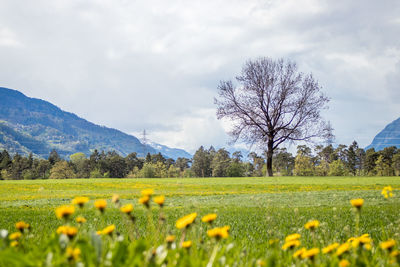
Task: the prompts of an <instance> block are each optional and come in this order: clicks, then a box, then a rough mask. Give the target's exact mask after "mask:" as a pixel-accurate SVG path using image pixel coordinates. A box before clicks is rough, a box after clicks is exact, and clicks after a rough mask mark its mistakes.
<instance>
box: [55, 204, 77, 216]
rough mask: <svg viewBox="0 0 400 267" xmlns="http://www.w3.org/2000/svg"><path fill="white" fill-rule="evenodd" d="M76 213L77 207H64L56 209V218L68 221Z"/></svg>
mask: <svg viewBox="0 0 400 267" xmlns="http://www.w3.org/2000/svg"><path fill="white" fill-rule="evenodd" d="M74 212H75V207H74V206H72V205H63V206H60V207H58V208H56V216H57V218H59V219H67V218H68V217H69V216H70V215H72V214H73V213H74Z"/></svg>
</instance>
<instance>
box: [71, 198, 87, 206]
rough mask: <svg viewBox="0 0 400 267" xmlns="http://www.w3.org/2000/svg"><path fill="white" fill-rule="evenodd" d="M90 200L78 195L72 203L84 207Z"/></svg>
mask: <svg viewBox="0 0 400 267" xmlns="http://www.w3.org/2000/svg"><path fill="white" fill-rule="evenodd" d="M88 201H89V198H88V197H76V198H74V199H73V200H72V204H74V205H78V206H79V207H81V208H83V206H84V205H85V204H86V203H87V202H88Z"/></svg>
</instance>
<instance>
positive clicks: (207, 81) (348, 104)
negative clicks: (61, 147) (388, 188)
mask: <svg viewBox="0 0 400 267" xmlns="http://www.w3.org/2000/svg"><path fill="white" fill-rule="evenodd" d="M399 36H400V1H398V0H391V1H374V0H371V1H366V0H359V1H347V0H342V1H340V0H339V1H333V0H332V1H317V0H315V1H313V0H293V1H282V0H279V1H278V0H276V1H256V0H254V1H253V0H247V1H234V0H214V1H204V0H203V1H185V0H182V1H179V0H168V1H165V0H159V1H147V0H136V1H134V0H131V1H128V0H126V1H122V0H101V1H100V0H99V1H73V0H64V1H57V0H48V1H40V0H35V1H29V0H27V1H18V0H10V1H5V0H0V86H4V87H9V88H13V89H17V90H20V91H22V92H23V93H25V94H26V95H28V96H30V97H36V98H42V99H45V100H48V101H50V102H52V103H53V104H55V105H57V106H59V107H61V108H62V109H64V110H67V111H70V112H74V113H76V114H77V115H79V116H81V117H83V118H85V119H87V120H89V121H92V122H95V123H98V124H101V125H106V126H109V127H113V128H117V129H119V130H122V131H124V132H127V133H133V134H135V133H136V134H137V133H140V132H141V131H143V129H146V131H147V132H148V133H149V136H148V137H149V138H150V139H151V140H152V141H155V142H159V143H162V144H165V145H168V146H173V147H179V148H184V149H186V150H188V151H189V152H194V151H195V150H196V149H197V148H198V147H199V146H200V145H206V146H209V145H211V144H213V145H214V146H216V147H222V146H225V145H226V143H227V141H228V140H229V137H228V136H227V135H226V134H225V131H224V128H227V125H226V124H225V126H224V124H223V123H222V122H220V121H217V120H216V117H215V106H214V104H213V98H214V96H216V88H217V85H218V83H219V81H220V80H226V79H232V78H234V77H235V76H236V75H237V74H238V73H239V71H240V69H241V66H242V64H243V63H244V62H245V61H246V60H247V59H250V58H255V57H259V56H268V57H272V58H278V57H285V58H290V59H292V60H295V61H296V62H297V63H298V65H299V68H300V70H301V71H304V72H312V73H313V74H314V76H315V78H316V79H317V80H318V81H319V82H320V84H321V85H322V87H323V90H324V91H325V93H326V94H327V95H328V96H329V97H330V98H331V102H330V104H329V106H330V109H329V110H327V111H326V112H324V115H325V117H326V118H327V119H328V120H330V121H331V123H332V126H333V127H334V129H335V135H336V142H337V143H344V144H349V143H351V142H352V141H353V140H354V139H355V140H357V141H358V142H359V143H360V145H362V146H366V145H368V144H369V143H370V142H371V141H372V138H373V137H374V135H375V134H377V133H378V131H380V130H381V129H382V128H383V127H384V126H385V125H386V124H388V123H389V122H391V121H393V120H394V119H397V118H398V117H400V105H399V102H400V85H399V84H400V38H399Z"/></svg>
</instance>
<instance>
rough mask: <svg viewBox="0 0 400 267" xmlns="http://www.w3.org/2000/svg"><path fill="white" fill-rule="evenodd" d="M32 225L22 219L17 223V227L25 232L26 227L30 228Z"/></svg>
mask: <svg viewBox="0 0 400 267" xmlns="http://www.w3.org/2000/svg"><path fill="white" fill-rule="evenodd" d="M30 227H31V226H30V225H29V224H28V223H26V222H24V221H20V222H17V223H15V228H17V229H18V230H19V231H20V232H23V231H24V229H29V228H30Z"/></svg>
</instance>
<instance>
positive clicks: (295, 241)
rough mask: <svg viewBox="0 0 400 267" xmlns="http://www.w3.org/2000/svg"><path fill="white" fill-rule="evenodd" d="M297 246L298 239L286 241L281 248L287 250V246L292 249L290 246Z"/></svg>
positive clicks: (298, 243) (298, 244)
mask: <svg viewBox="0 0 400 267" xmlns="http://www.w3.org/2000/svg"><path fill="white" fill-rule="evenodd" d="M298 246H300V240H293V241H289V242H286V243H285V244H284V245H283V246H282V249H283V250H287V249H288V248H289V249H292V248H296V247H298Z"/></svg>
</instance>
